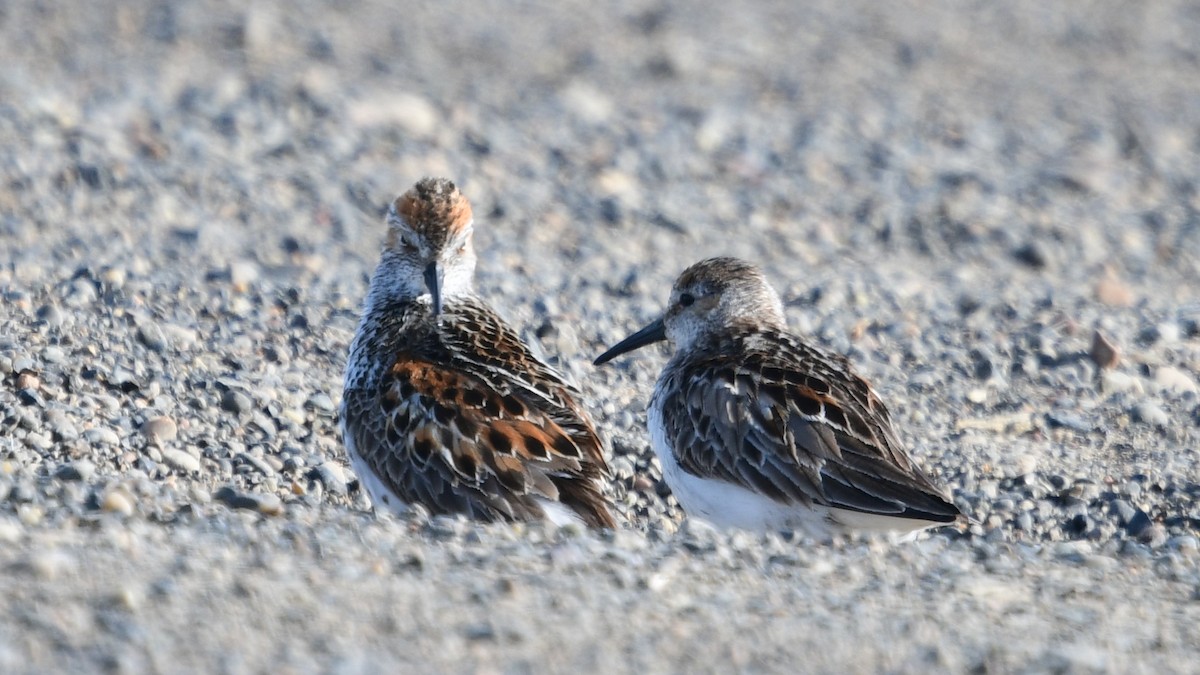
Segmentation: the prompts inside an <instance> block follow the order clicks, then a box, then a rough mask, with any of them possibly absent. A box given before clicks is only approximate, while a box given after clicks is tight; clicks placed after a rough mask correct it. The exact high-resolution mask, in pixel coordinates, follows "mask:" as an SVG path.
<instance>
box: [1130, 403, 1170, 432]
mask: <svg viewBox="0 0 1200 675" xmlns="http://www.w3.org/2000/svg"><path fill="white" fill-rule="evenodd" d="M1132 412H1133V417H1134V419H1136V420H1138V421H1139V422H1143V423H1145V424H1149V425H1151V426H1155V427H1159V428H1166V427H1167V426H1168V425H1170V423H1171V418H1170V417H1168V416H1167V413H1166V411H1164V410H1163V409H1162V407H1161V406H1160V405H1159V404H1158V403H1156V402H1154V401H1150V400H1146V401H1142V402H1141V403H1138V404H1137V405H1136V406H1134V408H1133V411H1132Z"/></svg>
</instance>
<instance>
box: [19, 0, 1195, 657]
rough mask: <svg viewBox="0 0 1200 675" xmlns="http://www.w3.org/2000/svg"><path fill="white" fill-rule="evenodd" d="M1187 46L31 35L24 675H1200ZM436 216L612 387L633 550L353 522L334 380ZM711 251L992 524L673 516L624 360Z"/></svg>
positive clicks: (1098, 34)
mask: <svg viewBox="0 0 1200 675" xmlns="http://www.w3.org/2000/svg"><path fill="white" fill-rule="evenodd" d="M735 5H737V6H736V7H735ZM1197 35H1200V11H1197V9H1196V8H1195V7H1194V6H1191V5H1188V4H1187V3H1182V2H1178V3H1172V2H1161V3H1157V2H1156V3H1138V4H1134V5H1131V4H1129V3H1119V2H1101V3H1091V4H1089V5H1088V6H1087V7H1086V9H1085V8H1083V7H1079V8H1076V6H1075V5H1070V4H1061V5H1055V6H1048V5H1047V4H1046V3H1037V2H1025V3H1004V4H1003V5H999V4H997V5H996V6H993V5H978V6H970V7H968V6H966V5H964V4H962V3H956V2H944V3H912V4H903V3H887V4H884V3H871V2H861V3H853V2H851V3H847V2H825V3H823V2H815V3H792V2H779V3H769V2H764V3H753V4H750V5H749V6H743V5H742V4H741V3H657V2H636V3H618V4H617V5H616V6H610V5H609V4H607V3H588V2H561V3H546V6H535V5H533V4H530V3H520V4H516V5H510V4H507V3H488V4H484V5H479V4H476V3H455V2H446V3H430V4H425V3H421V4H417V5H415V6H413V7H408V8H402V7H398V6H395V3H385V2H373V1H361V2H351V3H328V4H318V3H314V2H298V3H289V4H287V5H283V4H280V5H278V6H276V5H271V4H267V3H257V4H254V5H253V6H252V7H251V8H250V9H245V8H243V7H241V3H228V4H223V3H220V2H210V1H207V0H200V1H198V2H192V3H170V2H163V3H157V4H156V3H117V2H111V3H109V2H98V3H7V4H4V5H2V6H0V63H3V64H4V65H3V67H2V68H0V148H2V152H0V672H5V673H9V672H11V673H18V672H55V671H58V672H89V671H108V672H187V671H190V672H229V673H244V672H268V671H269V672H330V671H332V672H353V673H357V672H364V673H366V672H399V671H403V670H408V671H413V672H417V671H429V670H439V671H450V672H553V671H558V672H619V671H632V670H636V671H640V672H671V671H675V672H685V671H686V672H696V671H716V672H729V671H731V670H744V671H754V672H797V671H800V672H881V671H882V672H929V671H943V672H965V671H972V672H1009V671H1017V672H1045V671H1055V672H1094V671H1095V672H1100V671H1109V672H1155V673H1162V672H1189V671H1193V670H1194V669H1195V667H1196V666H1195V663H1197V660H1198V658H1200V646H1198V645H1200V629H1197V628H1196V626H1197V625H1200V601H1198V598H1200V550H1198V548H1200V542H1198V537H1200V387H1198V384H1197V382H1198V380H1200V290H1198V289H1200V190H1198V186H1197V182H1196V181H1197V176H1200V154H1198V153H1200V65H1198V64H1200V41H1197V39H1196V36H1197ZM425 175H445V176H449V177H451V178H453V179H455V180H456V181H457V182H458V183H459V185H460V186H461V187H462V189H463V190H464V192H465V193H466V194H467V195H468V197H470V199H471V200H472V202H473V203H474V206H475V213H476V219H477V223H478V225H477V231H478V234H477V245H478V247H479V249H480V268H479V274H478V286H479V290H480V293H481V294H482V295H483V296H485V297H487V298H489V299H490V300H492V301H493V302H494V303H495V304H496V306H497V307H498V308H499V309H500V310H501V311H502V312H503V313H504V314H505V315H506V316H508V317H509V318H510V319H511V320H512V321H513V322H514V323H515V324H516V325H518V326H520V327H521V329H522V330H523V331H525V332H526V333H527V334H528V335H530V336H537V337H538V338H540V340H541V342H542V343H543V344H544V346H545V350H546V352H547V353H549V354H551V355H553V357H554V358H555V359H556V361H557V363H558V364H559V365H560V366H561V368H562V369H563V370H564V371H566V372H568V373H570V375H571V376H572V377H574V378H575V379H576V380H578V381H579V383H580V385H581V386H582V387H583V389H584V391H585V392H586V394H587V397H588V404H589V406H590V407H591V409H592V410H593V411H594V412H595V416H596V418H597V420H598V421H599V423H600V425H601V428H602V431H603V432H604V433H605V435H606V436H607V437H608V438H609V439H610V441H611V445H612V453H613V458H612V466H613V470H614V477H613V484H612V492H613V496H614V499H615V500H616V502H617V504H618V510H619V511H620V513H621V517H622V521H623V523H624V525H623V526H622V528H621V529H620V530H619V531H617V532H609V533H601V534H596V533H587V532H579V531H576V530H573V529H567V530H565V531H555V530H552V529H548V528H547V527H544V526H542V525H535V526H513V527H510V526H486V527H483V526H477V525H475V524H472V523H468V522H463V521H460V520H455V519H446V518H434V519H429V518H427V517H422V516H420V515H419V514H418V515H415V516H414V517H412V518H410V519H406V520H392V519H389V520H377V519H376V518H375V517H374V516H372V515H371V514H370V513H369V511H367V510H365V507H366V502H365V498H364V496H363V495H362V494H361V491H360V490H358V486H357V482H356V480H355V478H354V476H353V474H352V473H351V472H350V470H349V468H348V467H347V462H346V457H345V455H344V452H343V450H342V449H341V446H340V441H339V439H338V436H337V431H336V428H337V427H336V408H337V403H338V401H339V397H340V383H341V369H342V365H343V363H344V358H345V353H346V350H347V347H348V343H349V339H350V336H351V333H352V331H353V329H354V325H355V321H356V317H357V308H358V304H359V302H360V300H361V298H362V295H363V292H364V290H365V285H366V279H367V275H368V274H369V273H370V271H371V269H372V267H373V265H374V262H375V258H376V255H377V251H378V247H379V244H380V242H381V239H382V227H381V224H380V219H379V216H380V213H381V209H382V207H383V206H384V205H385V204H386V203H387V201H388V200H389V199H391V198H392V197H394V196H395V195H396V194H398V193H399V192H401V191H403V190H404V189H406V188H407V187H408V186H409V185H411V184H412V183H413V182H414V181H415V180H417V179H418V178H420V177H422V176H425ZM718 253H725V254H734V255H738V256H741V257H744V258H747V259H750V260H753V261H755V262H756V263H758V264H760V265H761V266H762V267H763V268H764V269H765V270H766V271H767V273H768V275H769V276H770V278H771V279H772V280H774V282H775V284H776V286H777V287H778V288H779V290H780V291H781V293H782V295H783V297H784V300H785V303H786V305H787V312H788V318H789V320H790V321H791V325H792V326H793V327H794V328H795V330H797V331H798V332H800V333H802V334H804V335H806V336H809V337H810V338H811V339H812V340H814V341H816V342H819V343H820V344H823V345H825V346H826V347H829V348H831V349H834V350H837V351H839V352H842V353H845V354H847V355H848V356H849V357H850V358H851V359H852V360H853V361H854V363H855V364H856V366H857V367H858V368H859V369H860V370H861V372H862V373H863V374H864V375H866V376H867V377H868V378H870V379H871V380H872V381H873V382H874V383H875V384H876V386H877V387H878V389H879V391H880V393H881V395H882V396H883V397H884V398H885V400H886V401H888V403H889V405H890V407H891V408H892V412H893V417H894V419H895V420H896V422H897V424H898V426H899V431H900V434H901V436H902V437H903V438H904V439H905V441H906V442H907V443H908V444H909V445H910V446H911V447H912V448H913V453H914V455H915V456H917V457H918V458H919V461H920V462H921V463H922V464H923V465H924V466H925V467H927V468H928V469H929V470H930V471H931V472H933V473H935V474H936V475H938V476H939V479H940V480H941V481H943V482H944V483H945V484H946V485H948V486H949V488H950V490H951V491H952V492H953V494H954V496H955V499H956V501H957V503H958V504H959V505H960V506H961V507H962V508H963V509H964V510H965V511H967V512H968V513H970V515H971V517H972V518H973V519H974V521H975V523H974V524H973V525H972V526H971V527H969V528H965V529H963V530H961V531H959V530H954V529H945V530H942V531H938V532H934V533H931V534H930V535H928V536H926V537H925V538H923V539H921V540H919V541H917V542H914V543H910V544H903V545H893V544H891V543H889V542H887V541H882V540H864V541H859V540H853V541H839V542H835V543H834V544H832V545H817V544H815V543H813V542H810V541H803V540H797V539H795V538H794V537H793V536H791V535H789V534H787V533H783V534H780V535H769V536H759V535H750V534H747V533H738V532H733V533H727V532H714V531H712V530H711V529H709V528H708V527H705V526H703V525H699V524H695V523H691V522H687V521H684V520H683V518H682V514H681V513H680V512H679V509H678V506H677V505H676V504H675V502H674V500H673V499H672V498H671V497H670V496H669V490H668V489H667V488H666V486H665V485H663V484H662V481H661V472H660V470H659V467H658V464H657V462H656V461H655V460H654V459H653V458H652V453H651V451H650V449H649V446H648V442H647V439H646V434H645V432H644V422H645V413H644V405H645V401H646V399H647V397H648V395H649V391H650V388H651V386H652V383H653V380H654V378H655V376H656V374H657V372H658V369H659V368H660V367H661V365H662V364H663V362H664V356H665V351H662V350H657V351H656V350H646V351H645V353H643V354H640V355H639V356H638V357H636V358H623V359H621V360H620V361H618V362H616V363H614V364H613V365H612V366H609V367H606V368H603V369H593V368H592V367H591V366H590V365H589V362H590V360H591V358H592V357H594V356H595V355H596V354H598V353H599V352H600V351H601V350H602V349H603V348H604V347H605V346H607V345H609V344H612V343H613V342H614V341H616V340H617V339H619V338H621V337H624V336H625V335H626V334H628V333H629V332H630V331H632V330H633V329H635V328H637V327H639V326H641V325H642V324H643V323H644V322H645V321H647V320H648V319H650V318H651V317H653V316H654V315H655V313H656V312H658V311H659V310H660V309H661V307H662V303H663V302H664V300H665V298H666V294H667V289H668V287H669V284H670V282H671V281H672V279H673V278H674V277H675V275H677V274H678V273H679V271H681V270H682V269H683V268H684V267H686V266H687V265H688V264H690V263H692V262H694V261H696V260H698V259H700V258H702V257H705V256H709V255H713V254H718ZM1097 331H1099V333H1100V334H1101V335H1102V336H1103V340H1106V341H1107V342H1108V343H1110V344H1111V345H1112V346H1113V347H1115V349H1116V350H1117V354H1116V356H1115V358H1109V357H1108V356H1107V355H1106V354H1104V353H1103V352H1104V350H1103V349H1101V350H1099V351H1097V350H1095V349H1094V348H1093V345H1094V341H1095V339H1096V338H1095V335H1096V333H1097ZM1093 353H1095V356H1093V355H1092V354H1093ZM1097 361H1100V362H1103V363H1104V364H1105V365H1106V366H1109V367H1106V368H1104V369H1101V368H1100V367H1098V365H1097ZM1114 361H1115V363H1113V362H1114Z"/></svg>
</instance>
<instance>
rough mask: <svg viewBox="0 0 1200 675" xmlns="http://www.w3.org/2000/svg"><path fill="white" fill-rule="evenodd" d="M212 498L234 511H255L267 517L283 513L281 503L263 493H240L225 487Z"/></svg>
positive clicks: (271, 495)
mask: <svg viewBox="0 0 1200 675" xmlns="http://www.w3.org/2000/svg"><path fill="white" fill-rule="evenodd" d="M212 498H213V499H214V500H216V501H219V502H221V503H222V504H225V505H226V506H228V507H230V508H234V509H244V510H247V511H257V512H258V513H262V514H264V515H269V516H274V515H279V514H280V513H283V501H282V500H280V499H279V497H277V496H275V495H273V494H268V493H265V492H241V491H239V490H237V489H235V488H232V487H228V486H226V487H223V488H220V489H219V490H217V491H216V492H214V493H213V494H212Z"/></svg>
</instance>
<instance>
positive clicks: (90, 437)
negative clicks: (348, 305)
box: [83, 427, 121, 445]
mask: <svg viewBox="0 0 1200 675" xmlns="http://www.w3.org/2000/svg"><path fill="white" fill-rule="evenodd" d="M83 440H85V441H87V442H88V443H90V444H92V445H120V444H121V437H120V436H118V435H117V432H115V431H113V430H112V429H109V428H108V427H93V428H91V429H88V430H87V431H85V432H83Z"/></svg>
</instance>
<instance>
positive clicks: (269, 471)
mask: <svg viewBox="0 0 1200 675" xmlns="http://www.w3.org/2000/svg"><path fill="white" fill-rule="evenodd" d="M234 460H236V461H238V462H241V463H242V464H245V465H247V466H250V467H252V468H253V469H254V470H255V471H257V472H258V473H260V474H262V475H264V476H274V475H275V470H274V469H273V468H271V465H270V464H268V463H266V462H265V461H263V460H262V458H259V457H255V456H254V455H252V454H250V453H248V452H239V453H238V454H237V455H236V456H235V457H234Z"/></svg>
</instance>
